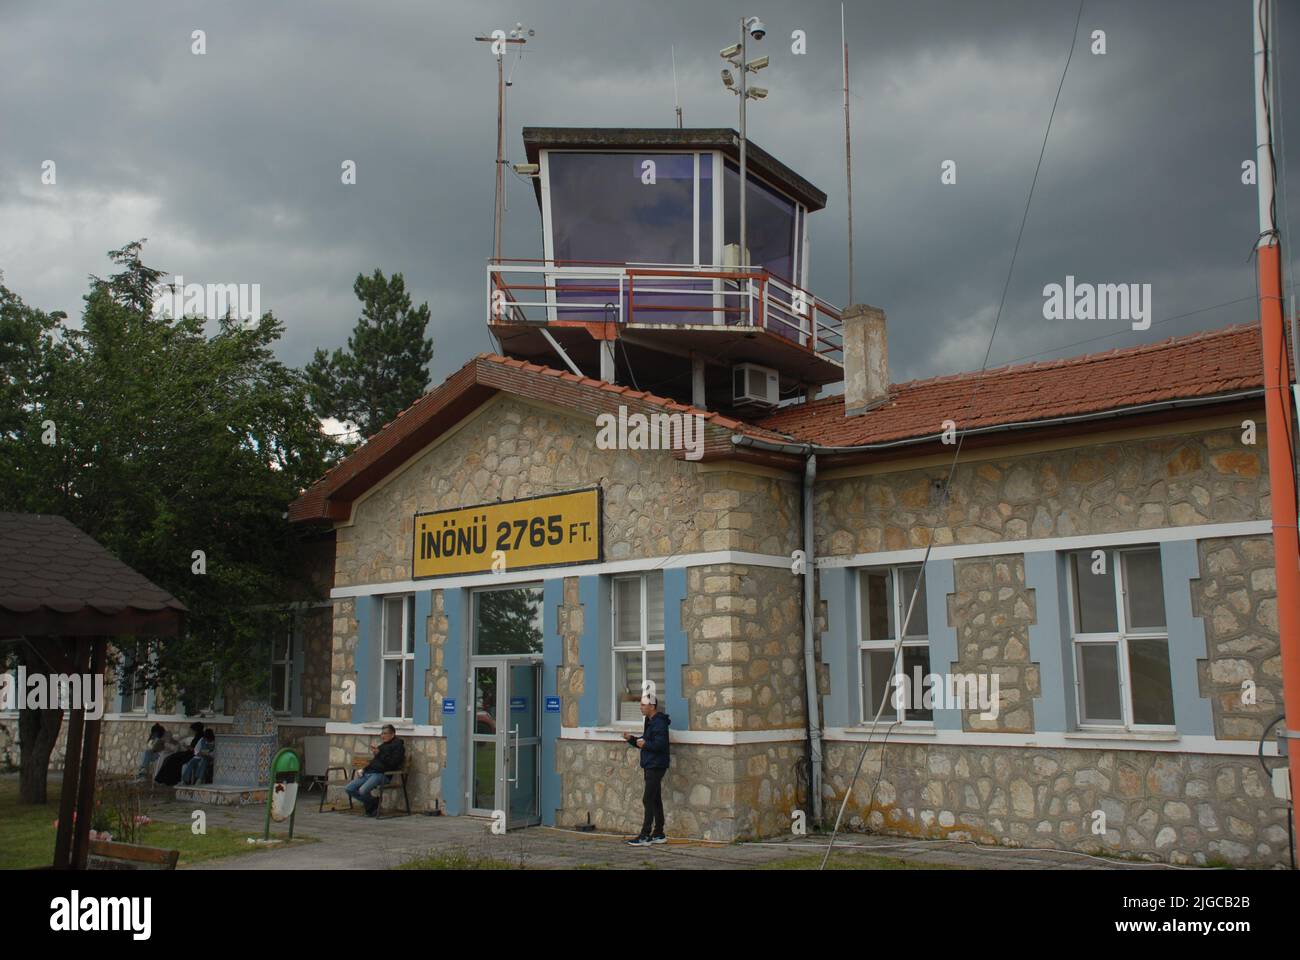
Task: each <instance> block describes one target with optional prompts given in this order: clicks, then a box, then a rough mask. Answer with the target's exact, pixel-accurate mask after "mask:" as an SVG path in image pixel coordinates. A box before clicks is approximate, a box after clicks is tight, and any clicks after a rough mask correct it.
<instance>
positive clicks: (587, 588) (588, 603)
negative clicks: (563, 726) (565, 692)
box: [578, 576, 612, 727]
mask: <svg viewBox="0 0 1300 960" xmlns="http://www.w3.org/2000/svg"><path fill="white" fill-rule="evenodd" d="M605 579H607V578H604V577H600V576H590V577H579V578H578V602H579V603H581V604H582V636H581V637H580V638H579V639H578V659H579V660H580V661H581V662H582V666H583V685H582V696H581V697H579V698H578V725H579V726H583V727H595V726H599V725H600V723H601V719H600V717H601V709H600V704H601V701H602V699H603V700H609V696H608V694H609V684H610V683H612V681H610V680H607V679H605V674H606V673H607V672H608V671H604V670H601V669H600V664H601V660H602V657H601V642H600V634H601V630H600V621H601V619H602V616H604V618H605V619H608V616H605V614H606V613H607V611H608V609H609V607H608V605H606V606H603V607H602V606H601V602H600V600H601V593H602V592H604V593H605V595H606V599H608V592H609V585H608V583H606V584H604V591H602V590H601V587H602V580H605ZM593 674H595V675H594V676H593ZM602 690H603V691H604V693H605V694H606V695H605V696H604V697H603V698H602V697H601V692H602ZM605 709H606V712H608V710H609V708H608V707H606V708H605Z"/></svg>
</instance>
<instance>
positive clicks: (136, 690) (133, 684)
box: [122, 640, 151, 714]
mask: <svg viewBox="0 0 1300 960" xmlns="http://www.w3.org/2000/svg"><path fill="white" fill-rule="evenodd" d="M122 654H123V658H124V659H125V661H126V663H125V664H124V665H123V670H122V683H123V684H124V685H126V686H127V687H128V690H129V691H130V692H129V693H128V692H127V691H125V690H124V691H122V693H123V696H122V712H123V713H140V714H147V713H148V712H149V688H148V687H147V686H143V685H141V684H139V682H138V680H137V678H136V668H137V664H139V663H140V660H141V655H142V654H143V658H144V659H145V660H146V661H147V660H149V658H150V656H151V651H150V649H149V641H147V640H137V641H136V642H135V647H134V648H133V650H132V652H131V653H127V652H126V651H123V652H122ZM137 703H138V704H139V705H138V706H137Z"/></svg>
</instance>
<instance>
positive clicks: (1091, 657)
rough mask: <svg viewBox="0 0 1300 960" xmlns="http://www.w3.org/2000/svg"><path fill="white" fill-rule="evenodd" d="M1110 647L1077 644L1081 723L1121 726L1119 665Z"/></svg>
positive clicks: (1106, 644) (1097, 644) (1114, 651)
mask: <svg viewBox="0 0 1300 960" xmlns="http://www.w3.org/2000/svg"><path fill="white" fill-rule="evenodd" d="M1115 653H1116V645H1115V644H1113V643H1083V644H1079V678H1080V681H1081V695H1082V698H1083V721H1084V722H1085V723H1122V722H1123V720H1124V717H1123V714H1122V713H1121V712H1120V706H1119V663H1118V658H1117V657H1116V656H1115Z"/></svg>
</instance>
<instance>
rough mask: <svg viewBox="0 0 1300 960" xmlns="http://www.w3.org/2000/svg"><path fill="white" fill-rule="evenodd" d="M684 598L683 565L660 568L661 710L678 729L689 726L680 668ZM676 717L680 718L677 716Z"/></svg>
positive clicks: (685, 654) (685, 646)
mask: <svg viewBox="0 0 1300 960" xmlns="http://www.w3.org/2000/svg"><path fill="white" fill-rule="evenodd" d="M685 601H686V568H685V567H675V568H673V569H672V570H665V571H664V686H665V687H666V688H667V689H666V690H664V696H663V698H662V703H663V710H664V712H665V713H667V714H668V715H669V716H670V717H672V718H674V719H673V726H675V727H677V729H679V730H689V729H690V728H691V711H690V704H689V703H688V702H687V700H686V691H685V688H684V687H683V685H682V669H683V668H684V667H685V666H686V664H687V661H689V660H690V656H689V653H690V645H689V642H688V640H687V638H686V631H685V630H684V629H683V628H682V604H683V603H684V602H685ZM677 718H680V720H679V719H677Z"/></svg>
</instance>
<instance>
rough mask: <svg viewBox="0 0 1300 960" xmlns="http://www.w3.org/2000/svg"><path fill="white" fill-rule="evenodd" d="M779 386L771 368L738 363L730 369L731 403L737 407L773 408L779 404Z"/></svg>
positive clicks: (778, 380) (779, 381) (777, 378)
mask: <svg viewBox="0 0 1300 960" xmlns="http://www.w3.org/2000/svg"><path fill="white" fill-rule="evenodd" d="M780 386H781V379H780V377H778V376H777V373H776V371H775V370H773V369H772V368H771V367H760V366H759V365H758V364H756V363H738V364H736V366H734V367H732V368H731V402H732V403H733V404H734V405H736V406H738V407H743V406H753V407H775V406H776V405H777V404H778V403H780V402H781V391H780Z"/></svg>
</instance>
